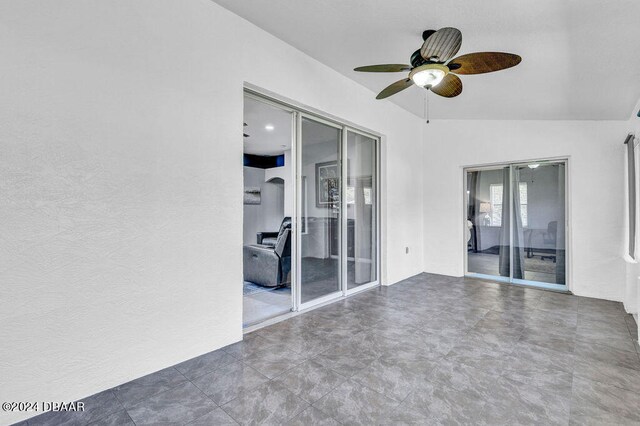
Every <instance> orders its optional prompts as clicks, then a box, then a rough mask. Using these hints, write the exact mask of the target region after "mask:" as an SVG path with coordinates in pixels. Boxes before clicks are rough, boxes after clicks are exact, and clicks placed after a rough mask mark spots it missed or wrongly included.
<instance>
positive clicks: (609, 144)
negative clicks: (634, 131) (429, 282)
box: [424, 120, 627, 301]
mask: <svg viewBox="0 0 640 426" xmlns="http://www.w3.org/2000/svg"><path fill="white" fill-rule="evenodd" d="M626 124H627V123H626V122H625V121H533V120H532V121H457V120H451V121H449V120H442V121H434V122H433V123H431V124H429V125H427V126H426V131H425V154H424V155H425V156H424V159H425V204H426V205H428V204H429V200H438V207H439V208H438V209H429V208H428V207H427V208H425V218H424V220H425V269H426V270H427V271H431V272H437V273H442V274H449V275H459V276H460V275H463V274H464V256H465V252H464V243H463V179H462V177H463V168H464V167H465V166H473V165H482V164H492V163H501V162H509V161H522V160H535V159H541V158H552V157H565V158H566V157H568V158H569V169H568V170H569V171H568V173H569V191H568V195H569V215H568V216H567V218H568V220H569V225H570V228H569V230H570V244H569V246H568V254H567V256H568V258H569V259H570V260H569V261H570V262H571V265H572V268H571V269H570V271H569V280H570V289H571V290H572V291H573V292H574V293H575V294H577V295H580V296H588V297H598V298H602V299H608V300H616V301H622V299H623V294H624V283H625V273H624V261H623V259H622V254H623V252H624V251H623V250H624V248H623V246H624V238H625V237H624V233H625V223H624V197H625V190H624V184H625V182H624V181H625V176H624V158H625V157H624V146H623V142H624V138H625V136H626V134H627V129H626ZM442 158H448V159H450V160H449V161H440V160H439V159H442ZM435 182H438V184H434V183H435Z"/></svg>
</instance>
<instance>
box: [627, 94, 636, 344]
mask: <svg viewBox="0 0 640 426" xmlns="http://www.w3.org/2000/svg"><path fill="white" fill-rule="evenodd" d="M638 110H640V101H639V102H638V103H637V104H636V106H635V108H634V109H633V112H632V113H631V118H630V119H629V122H628V123H627V130H628V132H629V133H633V134H634V135H635V137H636V139H635V143H636V144H638V143H639V142H640V117H638V116H637V113H638ZM639 151H640V146H638V145H636V192H639V191H640V168H639V167H640V152H639ZM625 171H626V157H625ZM625 182H626V181H625ZM627 189H628V187H626V186H625V191H627ZM625 194H626V192H625ZM625 201H627V199H626V197H625ZM636 201H637V202H638V203H639V205H640V197H639V196H638V194H636ZM627 209H628V204H627V203H625V205H624V212H625V217H624V220H625V232H627V230H628V228H627V227H626V226H628V225H627V223H628V220H629V216H628V213H627V211H628V210H627ZM636 220H637V224H636V234H638V233H640V231H639V230H640V228H639V227H638V224H640V218H636ZM639 237H640V236H639V235H636V258H639V253H640V249H638V244H639V243H640V238H639ZM627 247H628V239H627V238H625V239H624V252H625V253H626V251H627ZM625 260H626V264H625V272H626V275H625V290H624V299H623V302H624V307H625V309H626V310H627V312H629V313H631V314H633V315H634V318H636V322H637V321H638V312H639V311H640V263H637V262H634V261H632V259H630V258H628V257H627V258H626V259H625ZM638 338H640V332H639V334H638Z"/></svg>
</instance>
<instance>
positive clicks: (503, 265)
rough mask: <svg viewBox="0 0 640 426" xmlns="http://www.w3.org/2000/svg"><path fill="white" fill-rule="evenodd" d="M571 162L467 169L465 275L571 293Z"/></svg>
mask: <svg viewBox="0 0 640 426" xmlns="http://www.w3.org/2000/svg"><path fill="white" fill-rule="evenodd" d="M566 176H567V161H566V160H554V161H531V162H526V163H512V164H503V165H497V166H488V167H480V168H469V169H465V191H466V194H465V213H464V214H465V235H466V238H465V257H466V259H465V260H466V262H465V264H466V275H468V276H476V277H486V278H491V279H496V280H500V281H508V282H511V283H515V284H525V285H533V286H537V287H544V288H549V289H554V290H562V291H567V288H568V287H567V261H566V259H567V258H568V256H567V255H568V253H567V248H568V247H567V240H568V238H567V232H568V230H567V228H568V227H567V223H568V222H567V205H568V204H567V191H566V188H567V177H566Z"/></svg>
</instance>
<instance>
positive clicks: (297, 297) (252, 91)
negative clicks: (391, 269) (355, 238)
mask: <svg viewBox="0 0 640 426" xmlns="http://www.w3.org/2000/svg"><path fill="white" fill-rule="evenodd" d="M244 94H245V96H249V97H251V98H253V99H257V100H260V101H262V102H266V103H269V104H271V105H274V106H277V107H279V108H281V109H284V110H286V111H290V112H292V113H293V114H292V117H293V118H292V133H291V134H292V143H291V156H292V158H293V159H294V164H293V167H292V179H293V182H295V188H294V194H293V203H294V211H293V217H292V229H291V230H292V232H293V236H294V238H292V247H291V258H292V264H291V277H292V280H291V281H292V282H291V300H292V311H303V310H306V309H310V308H313V307H315V306H318V305H321V304H325V303H328V302H331V301H334V300H337V299H341V298H345V297H348V296H350V295H352V294H355V293H359V292H361V291H364V290H367V289H370V288H373V287H377V286H380V285H381V282H382V279H381V277H382V271H383V265H382V262H383V261H382V256H381V254H382V251H383V244H385V239H384V238H383V236H382V232H381V231H382V222H383V221H382V200H383V197H382V194H381V189H382V188H381V182H380V181H381V179H380V176H381V152H382V149H381V142H382V137H383V136H382V135H381V134H379V133H377V132H375V131H373V130H369V129H366V128H364V127H362V126H358V125H356V124H354V123H350V122H348V121H346V120H343V119H340V118H338V117H335V116H332V115H330V114H326V113H323V112H320V111H318V110H315V109H313V108H310V107H307V106H304V105H301V104H298V103H297V102H295V101H292V100H289V99H286V98H283V97H280V96H278V95H275V94H273V93H271V92H269V91H267V90H264V89H261V88H258V87H256V86H253V85H251V84H249V83H246V82H245V85H244ZM303 117H306V118H309V119H311V120H314V121H317V122H320V123H322V124H326V125H329V126H332V127H335V128H337V129H340V130H341V131H342V133H341V140H340V157H341V161H342V160H343V159H346V158H347V135H348V132H353V133H357V134H360V135H364V136H366V137H369V138H371V139H373V140H374V141H375V173H374V176H373V179H374V182H375V195H376V198H375V201H376V206H375V213H376V225H375V226H376V280H375V281H372V282H370V283H367V284H363V285H360V286H358V287H356V288H353V289H351V290H349V289H348V288H347V270H346V263H347V257H346V256H341V265H340V286H341V288H340V290H339V291H336V292H334V293H331V294H328V295H325V296H323V297H320V298H317V299H314V300H311V301H309V302H305V303H302V297H301V296H302V295H301V283H302V281H301V279H302V277H301V271H300V267H299V264H298V257H299V253H300V252H301V232H299V231H300V230H299V229H298V228H299V225H298V223H299V218H301V217H302V211H301V207H302V205H301V201H302V179H301V174H300V173H299V171H300V170H301V169H302V158H301V155H300V154H301V147H302V145H301V144H302V118H303ZM341 168H342V176H343V177H346V169H347V162H346V161H342V162H341ZM346 184H347V179H344V178H343V179H341V200H340V204H341V208H342V206H345V205H346V203H345V197H346ZM344 213H345V214H341V223H340V230H341V235H340V248H341V253H344V254H345V255H346V253H347V252H346V245H347V233H346V229H347V214H346V211H345V212H344Z"/></svg>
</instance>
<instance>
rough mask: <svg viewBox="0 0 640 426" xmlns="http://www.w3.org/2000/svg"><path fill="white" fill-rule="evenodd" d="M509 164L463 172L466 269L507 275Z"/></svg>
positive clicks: (480, 272) (474, 271)
mask: <svg viewBox="0 0 640 426" xmlns="http://www.w3.org/2000/svg"><path fill="white" fill-rule="evenodd" d="M509 249H510V242H509V167H503V168H498V169H493V170H480V171H473V172H468V173H467V269H468V271H469V272H473V273H476V274H484V275H493V276H504V277H509V258H510V253H509Z"/></svg>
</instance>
